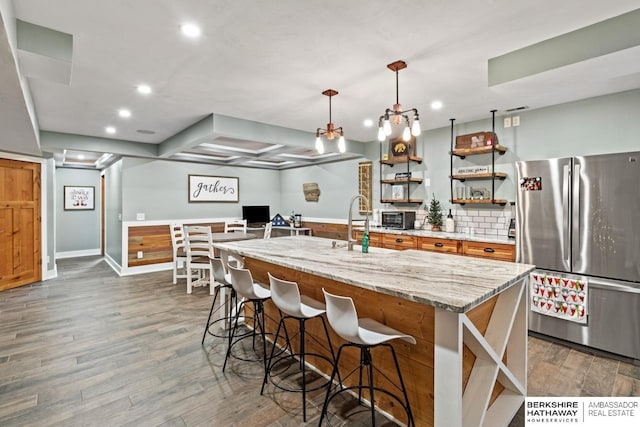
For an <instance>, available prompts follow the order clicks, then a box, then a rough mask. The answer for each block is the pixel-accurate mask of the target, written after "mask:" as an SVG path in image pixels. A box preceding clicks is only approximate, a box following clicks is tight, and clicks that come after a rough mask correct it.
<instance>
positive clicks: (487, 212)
mask: <svg viewBox="0 0 640 427" xmlns="http://www.w3.org/2000/svg"><path fill="white" fill-rule="evenodd" d="M479 214H480V216H491V212H490V211H480V212H479Z"/></svg>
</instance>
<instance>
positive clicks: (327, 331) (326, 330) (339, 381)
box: [320, 316, 342, 388]
mask: <svg viewBox="0 0 640 427" xmlns="http://www.w3.org/2000/svg"><path fill="white" fill-rule="evenodd" d="M320 320H322V327H323V328H324V333H325V335H326V336H327V342H328V343H329V351H330V352H331V360H333V363H334V364H335V363H336V353H335V352H334V351H333V343H332V342H331V337H330V336H329V329H327V324H326V323H325V321H324V317H322V316H320ZM338 383H339V384H340V388H342V378H340V371H338Z"/></svg>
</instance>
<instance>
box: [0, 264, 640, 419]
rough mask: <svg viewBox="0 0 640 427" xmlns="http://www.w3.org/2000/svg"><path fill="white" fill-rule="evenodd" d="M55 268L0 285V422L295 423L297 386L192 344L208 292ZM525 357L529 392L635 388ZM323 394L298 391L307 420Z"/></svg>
mask: <svg viewBox="0 0 640 427" xmlns="http://www.w3.org/2000/svg"><path fill="white" fill-rule="evenodd" d="M58 274H59V277H58V278H56V279H53V280H49V281H46V282H42V283H37V284H34V285H30V286H26V287H22V288H16V289H12V290H8V291H4V292H1V293H0V425H2V426H30V425H33V426H74V425H96V426H113V425H130V426H252V427H256V426H272V427H290V426H299V425H303V424H304V423H303V422H302V410H301V404H300V396H299V394H294V393H285V392H280V391H274V387H273V386H268V387H267V388H266V391H265V394H264V396H260V395H259V390H260V384H261V381H262V376H261V369H260V365H259V364H258V363H246V362H240V361H236V360H232V361H230V362H229V365H228V367H227V371H226V372H225V373H223V372H222V363H223V360H224V346H223V344H222V342H221V340H217V339H214V338H210V337H209V338H207V342H206V344H205V346H204V347H202V346H201V345H200V340H201V338H202V332H203V328H204V323H205V321H206V318H207V315H208V310H209V308H210V304H211V299H212V297H211V296H209V294H208V289H206V288H195V289H194V293H193V294H192V295H187V294H186V289H185V285H184V284H179V285H177V286H174V285H172V284H171V272H161V273H151V274H145V275H138V276H129V277H122V278H120V277H118V276H117V275H116V274H115V273H114V272H113V271H112V270H111V269H110V268H109V267H108V266H107V264H106V263H104V262H103V261H102V260H101V259H100V258H98V257H86V258H78V259H69V260H59V261H58ZM529 361H530V362H529V394H530V395H536V396H542V395H558V396H567V395H576V396H577V395H595V396H608V395H614V396H618V395H621V396H629V395H634V396H638V395H640V367H638V366H634V365H629V364H626V363H622V362H618V361H614V360H611V359H607V358H604V357H599V356H593V355H591V354H586V353H582V352H579V351H576V350H572V349H568V348H567V347H564V346H561V345H558V344H555V343H549V342H547V341H543V340H540V339H538V338H532V337H530V338H529ZM581 366H588V369H580V367H581ZM560 378H562V380H560ZM323 397H324V396H323V393H322V392H316V393H312V394H311V396H309V401H308V404H307V417H308V418H307V420H308V422H307V425H317V423H318V416H319V412H320V407H321V404H322V400H323ZM333 412H334V414H333V416H332V417H333V418H332V425H349V426H354V425H355V426H366V425H368V418H367V416H368V414H367V412H366V409H364V408H361V407H357V406H355V402H354V400H353V399H349V398H346V399H344V400H343V401H342V402H340V403H339V405H338V406H336V407H334V410H333ZM354 413H355V415H353V416H350V415H352V414H354ZM347 416H349V419H348V421H344V418H345V417H347ZM379 420H380V423H379V424H378V425H382V426H390V425H394V424H393V423H391V422H389V421H386V420H385V419H384V418H383V417H382V416H380V419H379ZM521 425H524V422H523V420H522V419H521V417H517V418H516V419H515V420H514V422H513V423H512V426H514V427H515V426H521Z"/></svg>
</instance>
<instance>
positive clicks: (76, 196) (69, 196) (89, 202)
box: [64, 185, 95, 211]
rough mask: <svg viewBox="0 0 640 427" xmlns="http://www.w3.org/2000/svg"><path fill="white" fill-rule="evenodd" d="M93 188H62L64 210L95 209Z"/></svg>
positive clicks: (69, 186)
mask: <svg viewBox="0 0 640 427" xmlns="http://www.w3.org/2000/svg"><path fill="white" fill-rule="evenodd" d="M94 191H95V187H76V186H71V185H65V186H64V210H65V211H82V210H93V209H95V202H94V200H95V197H94Z"/></svg>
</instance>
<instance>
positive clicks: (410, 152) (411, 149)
mask: <svg viewBox="0 0 640 427" xmlns="http://www.w3.org/2000/svg"><path fill="white" fill-rule="evenodd" d="M389 154H390V156H391V157H392V158H393V157H404V156H415V155H416V137H415V136H411V139H410V140H409V141H404V140H403V139H402V137H396V138H393V139H392V140H391V141H390V142H389Z"/></svg>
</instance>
